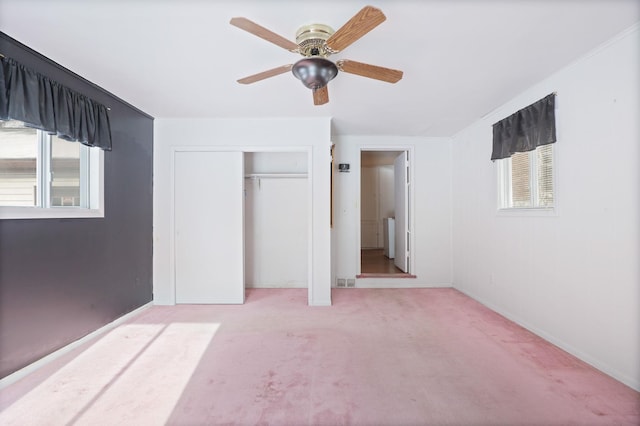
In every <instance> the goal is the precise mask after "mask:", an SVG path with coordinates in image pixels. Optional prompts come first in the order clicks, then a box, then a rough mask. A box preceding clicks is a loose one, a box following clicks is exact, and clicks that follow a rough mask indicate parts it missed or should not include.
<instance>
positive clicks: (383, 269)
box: [360, 249, 406, 275]
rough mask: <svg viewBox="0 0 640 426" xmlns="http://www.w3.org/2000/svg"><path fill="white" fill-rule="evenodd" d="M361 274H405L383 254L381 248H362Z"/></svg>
mask: <svg viewBox="0 0 640 426" xmlns="http://www.w3.org/2000/svg"><path fill="white" fill-rule="evenodd" d="M361 259H362V260H361V262H362V263H361V268H360V270H361V273H362V274H402V275H406V274H405V273H404V272H402V270H401V269H399V268H398V267H397V266H396V265H395V264H394V263H393V259H389V258H388V257H386V256H385V255H384V251H383V249H363V250H362V251H361Z"/></svg>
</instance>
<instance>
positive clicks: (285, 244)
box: [244, 151, 310, 288]
mask: <svg viewBox="0 0 640 426" xmlns="http://www.w3.org/2000/svg"><path fill="white" fill-rule="evenodd" d="M244 171H245V175H244V181H245V183H244V198H245V199H244V202H245V219H244V223H245V288H308V283H309V270H310V268H309V255H308V254H309V241H310V236H309V233H310V231H309V229H310V228H309V225H310V224H309V222H310V221H309V214H308V212H309V202H308V200H309V185H308V179H307V173H308V154H307V152H306V151H305V152H271V151H269V152H245V154H244Z"/></svg>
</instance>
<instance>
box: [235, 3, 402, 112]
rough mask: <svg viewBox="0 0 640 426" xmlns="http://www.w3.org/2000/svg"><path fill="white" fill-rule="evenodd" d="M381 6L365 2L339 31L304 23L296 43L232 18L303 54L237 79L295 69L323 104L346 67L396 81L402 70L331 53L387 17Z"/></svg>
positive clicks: (254, 78) (253, 78) (250, 80)
mask: <svg viewBox="0 0 640 426" xmlns="http://www.w3.org/2000/svg"><path fill="white" fill-rule="evenodd" d="M385 19H387V18H386V16H384V14H383V13H382V11H381V10H380V9H377V8H375V7H373V6H365V7H364V8H362V10H360V11H359V12H358V13H356V14H355V15H354V16H353V17H352V18H351V19H350V20H349V21H348V22H347V23H346V24H344V25H343V26H342V27H341V28H340V29H339V30H338V31H334V30H333V29H332V28H331V27H329V26H328V25H323V24H312V25H305V26H303V27H301V28H300V29H299V30H298V31H297V32H296V43H294V42H292V41H290V40H288V39H286V38H284V37H282V36H280V35H278V34H276V33H274V32H272V31H270V30H268V29H266V28H264V27H262V26H260V25H258V24H256V23H255V22H253V21H250V20H249V19H247V18H242V17H237V18H232V19H231V21H230V24H231V25H233V26H236V27H238V28H240V29H242V30H245V31H247V32H249V33H251V34H253V35H256V36H258V37H261V38H263V39H264V40H267V41H269V42H271V43H273V44H275V45H277V46H280V47H282V48H284V49H287V50H289V51H290V52H293V53H299V54H301V55H302V56H304V58H303V59H300V60H299V61H297V62H296V63H294V64H289V65H283V66H280V67H277V68H273V69H270V70H267V71H263V72H261V73H258V74H254V75H250V76H248V77H245V78H241V79H240V80H238V83H241V84H251V83H255V82H257V81H260V80H264V79H266V78H269V77H274V76H276V75H280V74H283V73H285V72H287V71H290V70H291V71H292V72H293V75H295V76H296V77H297V78H298V79H300V81H302V84H304V86H305V87H307V88H309V89H311V90H312V92H313V103H314V104H315V105H323V104H326V103H327V102H329V91H328V88H327V84H328V83H329V82H330V81H331V80H332V79H333V78H334V77H335V76H336V75H337V74H338V71H343V72H346V73H350V74H357V75H360V76H362V77H368V78H373V79H376V80H381V81H386V82H388V83H396V82H398V81H399V80H400V79H401V78H402V71H399V70H394V69H391V68H384V67H379V66H376V65H370V64H365V63H362V62H356V61H351V60H348V59H340V60H339V61H337V62H335V63H333V62H332V61H330V60H329V59H327V57H328V56H330V55H332V54H334V53H338V52H340V51H342V50H344V49H345V48H346V47H348V46H350V45H351V44H352V43H354V42H355V41H357V40H358V39H360V38H361V37H362V36H364V35H365V34H367V33H368V32H369V31H371V30H372V29H374V28H375V27H377V26H378V25H380V24H381V23H382V22H384V21H385Z"/></svg>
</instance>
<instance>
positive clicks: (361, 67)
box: [336, 59, 403, 83]
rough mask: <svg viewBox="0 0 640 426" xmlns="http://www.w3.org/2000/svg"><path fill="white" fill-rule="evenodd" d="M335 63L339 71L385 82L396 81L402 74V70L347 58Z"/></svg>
mask: <svg viewBox="0 0 640 426" xmlns="http://www.w3.org/2000/svg"><path fill="white" fill-rule="evenodd" d="M336 65H337V66H338V69H339V70H340V71H344V72H348V73H350V74H357V75H361V76H362V77H368V78H373V79H376V80H382V81H386V82H387V83H397V82H398V81H400V79H402V75H403V72H402V71H400V70H393V69H391V68H384V67H378V66H375V65H369V64H364V63H362V62H356V61H350V60H348V59H342V60H340V61H338V62H336Z"/></svg>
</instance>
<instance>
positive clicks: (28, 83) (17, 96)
mask: <svg viewBox="0 0 640 426" xmlns="http://www.w3.org/2000/svg"><path fill="white" fill-rule="evenodd" d="M0 61H1V64H2V72H0V120H18V121H22V122H24V123H26V124H27V125H28V126H30V127H34V128H36V129H40V130H44V131H46V132H48V133H51V134H55V135H57V136H58V137H60V138H62V139H66V140H70V141H78V142H80V143H82V144H85V145H88V146H97V147H100V148H102V149H104V150H111V128H110V126H109V115H108V114H107V111H108V110H107V107H105V106H104V105H101V104H99V103H98V102H96V101H94V100H92V99H89V98H87V97H86V96H84V95H81V94H79V93H78V92H75V91H73V90H71V89H69V88H67V87H65V86H63V85H61V84H59V83H58V82H56V81H53V80H50V79H49V78H47V77H45V76H43V75H41V74H39V73H37V72H35V71H33V70H31V69H29V68H27V67H25V66H24V65H22V64H20V63H19V62H17V61H15V60H13V59H11V58H5V57H0Z"/></svg>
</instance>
